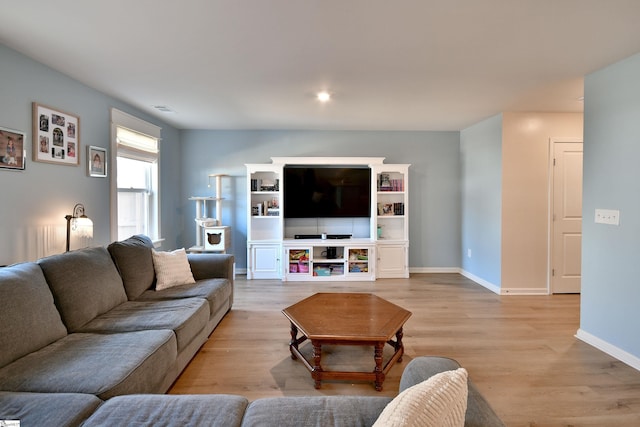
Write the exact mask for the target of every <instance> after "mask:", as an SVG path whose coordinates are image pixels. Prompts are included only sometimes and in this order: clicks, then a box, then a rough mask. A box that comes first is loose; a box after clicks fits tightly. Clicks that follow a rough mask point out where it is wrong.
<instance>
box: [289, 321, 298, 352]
mask: <svg viewBox="0 0 640 427" xmlns="http://www.w3.org/2000/svg"><path fill="white" fill-rule="evenodd" d="M294 347H295V348H296V349H297V348H298V328H297V327H296V325H294V324H293V322H292V323H291V341H289V350H290V351H291V358H292V359H293V360H296V359H297V358H298V357H297V356H296V355H295V353H294V352H293V348H294Z"/></svg>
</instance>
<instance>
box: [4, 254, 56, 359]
mask: <svg viewBox="0 0 640 427" xmlns="http://www.w3.org/2000/svg"><path fill="white" fill-rule="evenodd" d="M65 335H67V328H65V326H64V324H63V323H62V319H60V313H58V310H57V309H56V306H55V305H54V303H53V295H52V294H51V290H50V289H49V286H48V285H47V282H46V281H45V278H44V275H43V274H42V270H41V269H40V266H38V264H36V263H32V262H31V263H24V264H16V265H13V266H10V267H4V268H0V366H4V365H7V364H8V363H11V362H13V361H14V360H16V359H18V358H20V357H22V356H24V355H25V354H28V353H31V352H33V351H36V350H39V349H41V348H42V347H44V346H46V345H48V344H51V343H52V342H54V341H56V340H59V339H60V338H63V337H64V336H65Z"/></svg>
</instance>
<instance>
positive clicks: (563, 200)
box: [551, 141, 582, 294]
mask: <svg viewBox="0 0 640 427" xmlns="http://www.w3.org/2000/svg"><path fill="white" fill-rule="evenodd" d="M552 185H553V207H552V218H551V219H552V233H551V236H552V237H551V238H552V245H551V246H552V248H551V260H552V264H551V268H552V270H551V292H552V293H554V294H557V293H579V292H580V281H581V278H582V273H581V272H582V262H581V258H582V142H563V141H553V184H552Z"/></svg>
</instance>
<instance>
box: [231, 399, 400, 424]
mask: <svg viewBox="0 0 640 427" xmlns="http://www.w3.org/2000/svg"><path fill="white" fill-rule="evenodd" d="M390 401H391V398H388V397H378V396H375V397H372V396H305V397H268V398H264V399H258V400H255V401H253V402H251V403H250V404H249V407H248V408H247V411H246V412H245V414H244V420H243V421H242V426H243V427H262V426H265V425H270V426H278V427H299V426H305V427H314V426H315V427H324V426H333V427H357V426H371V425H372V424H373V423H374V422H375V420H376V418H378V415H380V412H382V410H383V409H384V408H385V406H386V405H387V404H388V403H389V402H390ZM266 420H268V421H266Z"/></svg>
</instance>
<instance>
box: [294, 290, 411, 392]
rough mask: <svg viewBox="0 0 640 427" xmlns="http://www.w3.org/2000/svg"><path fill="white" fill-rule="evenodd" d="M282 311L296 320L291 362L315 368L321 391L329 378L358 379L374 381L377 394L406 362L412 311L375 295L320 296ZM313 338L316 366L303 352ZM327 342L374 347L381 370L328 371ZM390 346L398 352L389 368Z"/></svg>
mask: <svg viewBox="0 0 640 427" xmlns="http://www.w3.org/2000/svg"><path fill="white" fill-rule="evenodd" d="M282 313H283V314H284V315H285V316H286V317H287V318H288V319H289V321H290V322H291V341H290V342H289V349H290V350H291V358H292V359H294V360H295V359H300V360H301V361H302V362H303V363H304V365H305V366H306V367H307V369H309V371H310V372H311V377H312V378H313V379H314V380H315V388H320V382H321V381H322V380H325V379H333V380H356V381H374V382H375V387H376V390H378V391H380V390H382V383H383V381H384V379H385V376H386V375H387V373H388V372H389V370H390V369H391V367H392V366H393V365H394V364H395V363H396V362H397V361H400V362H401V361H402V355H403V354H404V346H403V345H402V327H403V326H404V324H405V322H406V321H407V320H408V319H409V317H410V316H411V312H410V311H407V310H405V309H404V308H402V307H399V306H397V305H395V304H392V303H390V302H389V301H387V300H384V299H382V298H380V297H377V296H375V295H373V294H368V293H318V294H315V295H312V296H310V297H308V298H306V299H303V300H302V301H300V302H298V303H296V304H294V305H292V306H290V307H287V308H285V309H284V310H282ZM298 333H300V334H301V336H300V337H298ZM394 336H395V341H394V340H393V338H394ZM307 339H309V340H311V344H312V345H313V363H311V362H310V361H308V360H307V359H306V358H305V357H304V356H303V355H302V353H301V352H300V350H299V349H298V346H299V345H300V344H301V343H302V342H304V341H306V340H307ZM325 344H332V345H358V346H372V347H374V354H373V359H374V361H375V368H374V369H373V371H372V372H347V371H325V370H324V369H322V365H321V360H322V346H323V345H325ZM385 344H389V345H391V346H392V347H393V349H394V353H393V356H392V357H391V359H390V360H389V361H388V362H387V363H386V364H385V365H384V366H383V365H382V362H383V356H382V355H383V349H384V346H385Z"/></svg>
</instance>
